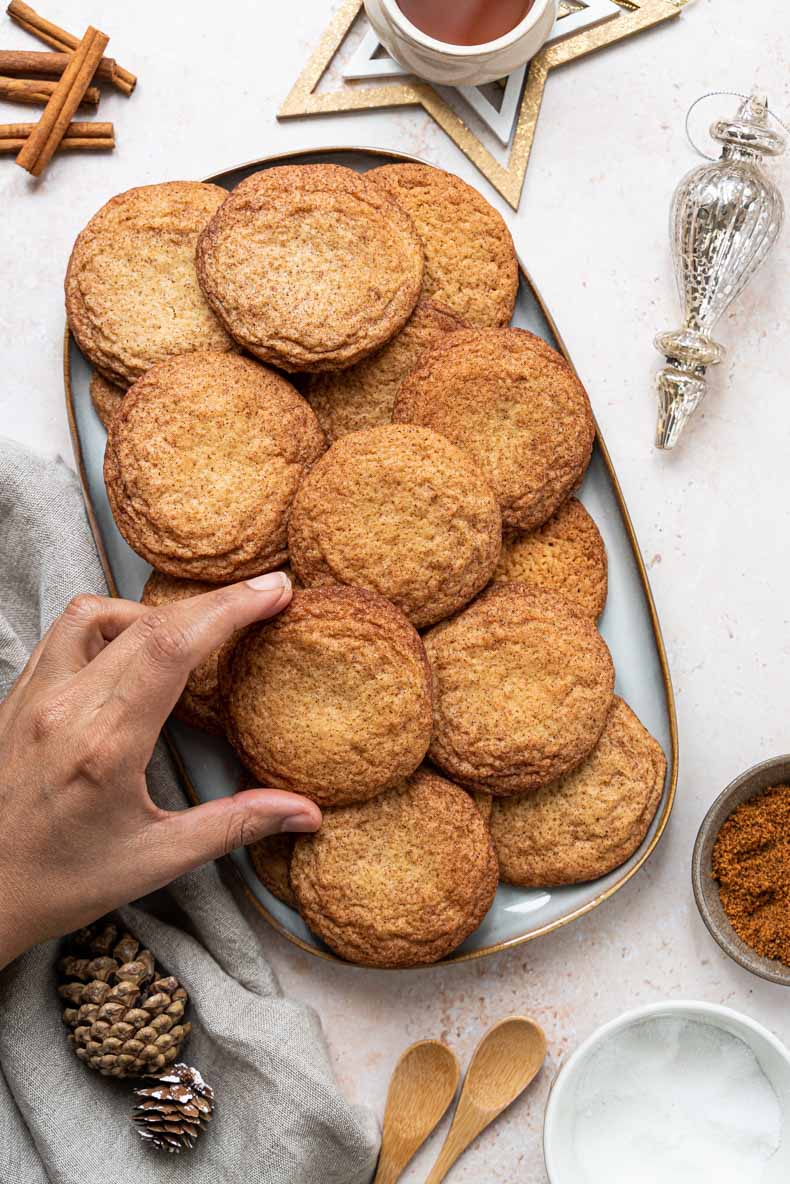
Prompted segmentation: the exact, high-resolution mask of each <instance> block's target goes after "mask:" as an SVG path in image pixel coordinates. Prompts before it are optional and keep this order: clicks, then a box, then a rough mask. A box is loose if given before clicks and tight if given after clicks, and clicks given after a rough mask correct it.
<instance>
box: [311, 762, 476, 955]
mask: <svg viewBox="0 0 790 1184" xmlns="http://www.w3.org/2000/svg"><path fill="white" fill-rule="evenodd" d="M291 884H292V885H293V890H294V892H295V894H296V898H297V900H298V902H299V911H300V912H301V914H302V916H303V917H304V919H305V921H306V922H307V924H308V925H309V926H310V928H311V929H312V930H313V932H314V933H316V934H318V936H319V937H321V938H322V939H323V940H324V941H325V942H326V944H327V945H328V946H330V947H331V948H332V949H333V950H334V951H335V952H336V953H337V954H339V955H340V956H341V957H342V958H346V959H347V960H348V961H349V962H356V963H358V964H360V965H362V966H419V965H421V964H424V963H428V962H436V961H437V960H438V959H439V958H442V957H444V955H445V954H449V953H450V951H451V950H454V949H455V948H456V946H458V945H460V944H461V942H462V941H463V940H464V938H466V937H468V936H469V934H470V933H471V932H472V931H473V930H474V929H476V928H477V926H478V925H479V924H480V922H481V921H482V920H483V917H484V916H485V915H486V913H487V912H488V910H489V908H490V907H491V902H492V900H493V899H494V894H495V892H496V887H497V865H496V856H495V855H494V850H493V847H492V844H491V838H490V835H489V833H488V827H487V825H486V823H485V822H484V821H483V819H482V818H481V817H480V814H479V813H478V810H477V808H476V806H475V805H474V802H472V800H471V798H470V797H469V796H468V795H467V794H465V793H464V792H463V790H461V789H459V788H458V786H457V785H453V784H451V783H450V782H449V781H445V780H444V778H442V777H438V776H437V775H436V774H435V773H430V772H428V771H427V770H424V769H420V770H418V771H417V772H416V773H415V774H414V776H413V777H410V778H409V779H408V781H406V783H405V784H404V785H402V786H400V787H399V788H397V789H393V790H392V791H391V792H390V793H387V794H384V795H382V796H381V797H378V798H376V799H375V800H373V801H371V802H363V803H361V804H357V805H353V806H344V807H341V808H340V809H338V810H330V811H328V812H327V813H326V814H325V815H324V822H323V825H322V827H321V829H320V830H319V831H318V832H317V833H316V834H314V835H305V836H300V837H299V838H298V839H297V842H296V847H295V850H294V855H293V861H292V863H291Z"/></svg>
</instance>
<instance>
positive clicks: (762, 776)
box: [691, 756, 790, 987]
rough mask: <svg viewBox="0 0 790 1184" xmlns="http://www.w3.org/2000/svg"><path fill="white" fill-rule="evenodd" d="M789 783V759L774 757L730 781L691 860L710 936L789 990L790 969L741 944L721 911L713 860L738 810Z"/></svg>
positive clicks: (707, 819)
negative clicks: (726, 825)
mask: <svg viewBox="0 0 790 1184" xmlns="http://www.w3.org/2000/svg"><path fill="white" fill-rule="evenodd" d="M788 783H790V756H777V757H774V758H773V760H770V761H763V763H762V764H761V765H755V766H754V768H753V769H747V771H746V772H745V773H741V775H740V777H736V778H735V780H734V781H731V782H730V784H729V785H728V786H727V788H726V789H725V790H724V791H723V793H720V794H719V796H718V797H717V798H716V801H715V802H714V803H713V805H712V806H711V808H710V809H709V810H708V812H707V814H706V815H705V819H704V821H703V823H702V826H701V827H700V828H699V834H698V835H697V841H696V843H695V844H694V854H693V855H692V857H691V882H692V885H693V887H694V898H695V900H696V902H697V908H698V909H699V911H700V915H701V917H702V920H703V921H704V922H705V924H706V926H707V927H708V931H709V932H710V934H711V936H712V937H713V938H715V940H716V941H717V942H718V943H719V945H720V946H721V948H722V949H723V950H724V953H725V954H729V956H730V957H731V958H732V959H734V961H736V962H737V963H738V965H739V966H743V968H744V970H751V972H752V974H758V975H759V976H760V978H767V979H768V980H769V981H770V982H772V983H781V984H782V985H783V986H785V987H790V966H785V965H784V963H783V962H777V961H776V960H775V959H773V958H762V957H761V956H760V955H759V954H758V953H756V952H755V951H754V950H753V949H752V948H751V946H747V944H746V942H744V941H741V939H740V937H738V934H737V933H736V932H735V930H734V929H733V927H732V925H731V924H730V922H729V920H728V918H727V914H726V913H725V911H724V909H723V907H722V903H721V898H720V896H719V885H718V882H717V881H716V880H714V878H713V872H712V870H711V857H712V854H713V846H714V843H715V842H716V838H717V836H718V833H719V831H720V830H721V827H722V824H723V823H724V822H725V821H726V820H727V819H728V818H729V816H730V814H732V812H733V810H734V809H735V808H736V807H737V806H740V805H741V804H742V803H743V802H747V801H748V800H749V798H753V797H754V796H755V795H756V794H758V793H761V792H762V790H764V789H770V788H771V787H772V786H774V785H786V784H788Z"/></svg>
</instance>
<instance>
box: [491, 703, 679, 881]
mask: <svg viewBox="0 0 790 1184" xmlns="http://www.w3.org/2000/svg"><path fill="white" fill-rule="evenodd" d="M666 769H667V762H666V759H665V757H664V753H663V752H662V751H661V748H660V746H659V744H658V742H657V741H656V740H654V739H653V737H652V736H651V735H650V733H649V732H648V731H647V730H646V729H645V728H644V727H643V726H642V724H641V723H640V722H639V720H638V719H637V717H636V716H635V715H634V713H633V711H631V709H630V707H628V706H627V705H626V704H625V703H624V702H623V700H622V699H619V698H616V699H615V701H614V704H613V706H612V709H611V711H610V712H609V716H608V718H607V720H606V726H605V728H604V730H603V734H602V736H601V738H600V740H599V741H598V743H597V745H596V746H595V748H594V749H593V750H592V752H591V753H590V755H589V756H588V757H587V759H586V760H585V761H584V762H583V763H582V764H581V765H580V766H579V767H578V769H576V770H574V772H572V773H569V774H567V776H565V777H563V778H562V779H561V780H559V781H557V782H555V783H554V784H553V785H546V786H544V787H543V788H542V789H539V790H537V792H535V793H532V794H527V795H526V796H525V797H518V798H507V799H503V798H497V800H496V801H495V802H494V812H493V817H492V820H491V831H492V836H493V839H494V846H495V847H496V851H497V856H498V857H499V867H500V873H501V875H502V879H503V880H507V882H508V883H510V884H520V885H522V886H523V887H525V888H538V887H548V886H551V885H553V884H575V883H577V882H579V881H581V880H594V879H597V877H598V876H603V875H605V874H606V873H607V872H610V871H611V870H612V869H613V868H616V867H619V866H620V864H621V863H624V862H625V860H626V859H628V858H629V857H630V856H631V855H633V853H634V851H636V849H637V847H639V845H640V843H641V842H642V840H643V839H644V837H645V835H646V834H647V831H648V828H649V826H650V823H651V822H652V820H653V816H654V814H655V812H656V810H657V808H658V803H659V802H660V800H661V794H662V792H663V789H664V777H665V775H666Z"/></svg>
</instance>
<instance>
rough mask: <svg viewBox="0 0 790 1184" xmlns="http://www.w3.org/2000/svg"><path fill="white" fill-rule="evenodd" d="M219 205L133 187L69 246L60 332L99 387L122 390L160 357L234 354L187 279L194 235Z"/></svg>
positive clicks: (204, 191) (168, 190)
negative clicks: (69, 337) (69, 336)
mask: <svg viewBox="0 0 790 1184" xmlns="http://www.w3.org/2000/svg"><path fill="white" fill-rule="evenodd" d="M226 197H227V194H226V192H225V190H224V189H220V187H219V186H218V185H204V184H202V183H200V182H198V181H166V182H164V183H163V184H161V185H143V186H141V187H140V188H137V189H129V190H127V192H126V193H119V194H118V196H117V197H113V198H111V199H110V201H108V202H107V204H106V205H104V206H102V208H101V209H100V210H99V212H98V213H97V214H94V216H93V217H92V218H91V220H90V222H89V223H88V225H87V226H86V227H85V229H84V230H83V231H82V233H81V234H80V235H79V237H78V238H77V241H76V242H75V244H74V249H73V250H72V252H71V258H70V259H69V266H68V271H67V272H66V313H67V315H68V319H69V327H70V329H71V331H72V333H73V334H74V336H75V338H76V339H77V344H78V345H79V347H80V349H81V350H82V352H83V354H85V357H86V358H88V359H89V360H90V361H91V362H92V363H93V365H94V366H95V367H96V369H97V370H98V371H99V372H100V373H101V374H103V375H104V377H105V378H106V379H108V381H110V382H113V383H115V384H116V385H117V386H120V387H121V388H122V389H126V387H128V386H129V385H130V383H132V382H134V381H135V379H137V378H139V377H140V375H141V374H144V373H145V372H146V370H148V369H150V367H151V366H153V365H155V364H156V363H157V362H161V361H163V360H164V359H165V358H170V357H175V356H176V355H178V354H186V353H191V352H192V351H193V350H205V349H211V350H231V349H235V345H234V343H233V340H232V339H231V338H230V337H229V336H228V334H227V333H226V332H225V330H224V329H223V328H222V326H221V325H220V323H219V321H218V320H217V318H216V317H215V316H214V314H213V312H212V311H211V309H210V308H209V306H208V304H207V303H206V300H205V297H204V296H203V293H202V292H201V290H200V286H199V285H198V281H197V275H196V273H195V246H196V244H197V239H198V235H199V234H200V232H201V230H203V228H204V227H205V226H206V224H207V223H208V221H209V219H210V218H211V216H212V215H213V214H214V213H215V212H216V211H217V209H219V207H220V206H221V205H222V203H223V201H224V200H225V198H226Z"/></svg>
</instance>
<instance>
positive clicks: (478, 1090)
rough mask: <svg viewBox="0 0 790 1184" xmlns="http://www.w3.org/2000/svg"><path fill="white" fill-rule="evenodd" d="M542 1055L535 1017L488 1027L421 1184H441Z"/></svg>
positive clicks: (540, 1031) (535, 1070)
mask: <svg viewBox="0 0 790 1184" xmlns="http://www.w3.org/2000/svg"><path fill="white" fill-rule="evenodd" d="M545 1058H546V1037H545V1036H544V1034H543V1029H542V1028H539V1027H538V1025H537V1024H536V1023H535V1022H534V1020H530V1019H527V1018H526V1017H524V1016H511V1018H510V1019H507V1020H502V1021H501V1022H500V1023H498V1024H495V1025H494V1027H493V1028H491V1029H490V1031H488V1032H486V1034H485V1036H484V1037H483V1039H482V1040H481V1041H480V1043H479V1044H478V1046H477V1048H476V1049H475V1051H474V1053H473V1054H472V1059H471V1061H470V1062H469V1069H468V1070H467V1074H466V1080H465V1081H464V1088H463V1089H462V1091H461V1097H460V1099H459V1102H458V1107H457V1109H456V1111H455V1116H454V1118H453V1122H452V1126H451V1127H450V1130H449V1131H448V1133H447V1138H446V1140H445V1144H444V1147H442V1150H441V1152H440V1153H439V1158H438V1159H437V1161H436V1163H435V1165H434V1168H433V1171H432V1172H431V1174H430V1176H428V1179H427V1180H426V1181H425V1184H440V1181H442V1180H443V1179H444V1178H445V1176H446V1175H447V1173H448V1172H449V1170H450V1168H451V1167H452V1166H453V1164H454V1163H455V1161H456V1160H457V1159H458V1156H459V1155H460V1154H461V1152H462V1151H465V1150H466V1148H467V1147H468V1146H469V1144H470V1143H471V1142H472V1141H473V1140H474V1139H476V1138H477V1136H478V1135H479V1134H480V1132H481V1131H484V1130H485V1128H486V1127H487V1126H488V1125H489V1124H490V1123H492V1122H493V1121H494V1119H495V1118H497V1117H498V1116H499V1115H500V1114H501V1113H502V1111H503V1110H504V1109H505V1108H506V1107H507V1106H509V1105H510V1103H511V1102H515V1100H516V1098H517V1097H518V1096H519V1094H521V1093H523V1091H524V1090H525V1089H526V1088H527V1086H528V1085H529V1083H530V1081H532V1079H533V1078H534V1077H536V1076H537V1074H538V1071H539V1069H540V1067H541V1065H542V1064H543V1061H544V1060H545Z"/></svg>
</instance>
